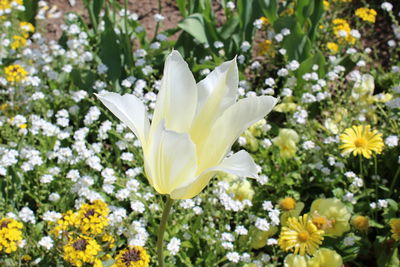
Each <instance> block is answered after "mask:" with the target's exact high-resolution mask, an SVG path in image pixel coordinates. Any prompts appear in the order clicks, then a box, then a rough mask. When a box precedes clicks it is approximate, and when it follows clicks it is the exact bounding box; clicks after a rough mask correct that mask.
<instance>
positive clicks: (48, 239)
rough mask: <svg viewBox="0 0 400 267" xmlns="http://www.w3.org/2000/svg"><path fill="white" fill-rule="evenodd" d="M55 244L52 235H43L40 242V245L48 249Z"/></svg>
mask: <svg viewBox="0 0 400 267" xmlns="http://www.w3.org/2000/svg"><path fill="white" fill-rule="evenodd" d="M53 244H54V242H53V239H51V237H50V236H45V237H42V239H40V241H39V242H38V245H39V246H41V247H44V248H45V249H47V250H50V249H51V248H52V247H53Z"/></svg>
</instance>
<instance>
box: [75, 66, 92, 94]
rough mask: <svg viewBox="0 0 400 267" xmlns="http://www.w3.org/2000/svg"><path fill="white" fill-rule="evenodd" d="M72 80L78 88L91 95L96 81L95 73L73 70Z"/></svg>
mask: <svg viewBox="0 0 400 267" xmlns="http://www.w3.org/2000/svg"><path fill="white" fill-rule="evenodd" d="M71 78H72V82H73V83H74V85H75V86H76V87H78V88H79V89H82V90H84V91H87V92H89V93H91V92H92V90H93V89H92V86H93V83H94V81H95V79H96V75H95V73H94V72H92V71H91V70H81V69H73V70H72V71H71Z"/></svg>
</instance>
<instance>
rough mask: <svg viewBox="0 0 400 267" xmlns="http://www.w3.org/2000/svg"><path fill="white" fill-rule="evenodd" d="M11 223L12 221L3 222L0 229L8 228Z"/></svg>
mask: <svg viewBox="0 0 400 267" xmlns="http://www.w3.org/2000/svg"><path fill="white" fill-rule="evenodd" d="M9 223H10V221H3V222H2V223H1V225H0V229H3V228H6V227H7V226H8V224H9Z"/></svg>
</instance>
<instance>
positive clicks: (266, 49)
mask: <svg viewBox="0 0 400 267" xmlns="http://www.w3.org/2000/svg"><path fill="white" fill-rule="evenodd" d="M258 49H259V53H260V55H266V54H268V55H269V56H271V57H273V56H274V55H275V51H274V47H273V46H272V41H271V40H264V41H262V42H261V43H259V44H258Z"/></svg>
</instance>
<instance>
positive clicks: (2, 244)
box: [0, 218, 22, 254]
mask: <svg viewBox="0 0 400 267" xmlns="http://www.w3.org/2000/svg"><path fill="white" fill-rule="evenodd" d="M21 229H22V223H20V222H18V221H16V220H14V219H9V218H3V219H1V220H0V252H1V251H4V252H5V253H7V254H10V253H11V252H14V251H16V250H17V248H18V245H19V242H20V241H21V240H22V231H21Z"/></svg>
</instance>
